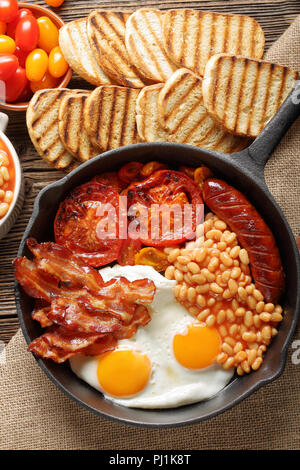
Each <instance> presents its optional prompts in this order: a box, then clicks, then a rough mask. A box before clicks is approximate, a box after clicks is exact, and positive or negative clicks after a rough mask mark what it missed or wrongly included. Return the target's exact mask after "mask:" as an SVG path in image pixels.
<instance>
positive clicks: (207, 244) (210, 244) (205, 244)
mask: <svg viewBox="0 0 300 470" xmlns="http://www.w3.org/2000/svg"><path fill="white" fill-rule="evenodd" d="M213 244H214V241H213V240H205V242H204V243H203V246H205V248H212V247H213Z"/></svg>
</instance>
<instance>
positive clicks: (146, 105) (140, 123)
mask: <svg viewBox="0 0 300 470" xmlns="http://www.w3.org/2000/svg"><path fill="white" fill-rule="evenodd" d="M163 86H164V84H163V83H157V84H155V85H151V86H147V87H145V88H143V89H142V90H141V91H140V94H139V96H138V99H137V102H136V124H137V130H138V133H139V136H140V139H141V140H143V141H144V142H166V141H167V133H166V131H165V130H164V129H163V128H162V127H161V125H160V122H159V116H158V97H159V93H160V91H161V90H162V88H163Z"/></svg>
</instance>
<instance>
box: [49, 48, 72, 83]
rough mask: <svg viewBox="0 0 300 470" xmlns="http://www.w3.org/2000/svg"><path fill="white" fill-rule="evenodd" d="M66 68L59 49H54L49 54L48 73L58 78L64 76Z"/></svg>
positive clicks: (65, 62) (66, 64) (66, 63)
mask: <svg viewBox="0 0 300 470" xmlns="http://www.w3.org/2000/svg"><path fill="white" fill-rule="evenodd" d="M68 68H69V65H68V62H67V61H66V59H65V58H64V56H63V53H62V52H61V48H60V47H59V46H56V47H54V49H52V51H51V52H50V54H49V65H48V70H49V73H51V75H52V77H55V78H60V77H62V76H63V75H65V73H66V72H67V70H68Z"/></svg>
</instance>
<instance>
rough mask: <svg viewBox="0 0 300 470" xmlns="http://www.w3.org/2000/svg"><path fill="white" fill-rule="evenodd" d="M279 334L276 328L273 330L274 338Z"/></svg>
mask: <svg viewBox="0 0 300 470" xmlns="http://www.w3.org/2000/svg"><path fill="white" fill-rule="evenodd" d="M277 334H278V330H277V329H276V328H274V327H273V328H272V336H276V335H277Z"/></svg>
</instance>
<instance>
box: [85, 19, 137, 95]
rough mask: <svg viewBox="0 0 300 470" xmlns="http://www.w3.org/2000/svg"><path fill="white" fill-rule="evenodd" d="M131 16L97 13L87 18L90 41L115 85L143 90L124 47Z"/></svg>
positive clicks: (99, 61)
mask: <svg viewBox="0 0 300 470" xmlns="http://www.w3.org/2000/svg"><path fill="white" fill-rule="evenodd" d="M130 15H131V13H126V12H122V11H112V10H103V11H102V10H95V11H92V13H91V14H90V15H89V17H88V26H87V31H88V38H89V41H90V45H91V48H92V50H93V52H94V54H95V57H96V59H97V62H98V63H99V64H101V67H102V68H103V70H104V71H105V73H106V74H107V75H108V76H109V77H111V78H112V79H113V80H114V82H115V83H117V84H119V85H124V86H127V87H133V88H143V87H144V86H145V83H144V81H143V79H142V78H141V77H140V76H139V74H138V72H137V70H136V68H135V67H134V66H133V65H132V64H131V62H130V60H129V56H128V54H127V50H126V47H125V24H126V21H127V19H128V18H129V16H130Z"/></svg>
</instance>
